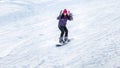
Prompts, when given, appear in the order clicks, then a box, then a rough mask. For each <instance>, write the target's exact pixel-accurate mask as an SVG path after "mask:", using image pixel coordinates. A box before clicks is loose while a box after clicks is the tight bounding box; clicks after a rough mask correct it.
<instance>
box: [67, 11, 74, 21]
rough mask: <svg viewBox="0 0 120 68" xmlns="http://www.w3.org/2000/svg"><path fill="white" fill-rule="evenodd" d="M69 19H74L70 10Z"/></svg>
mask: <svg viewBox="0 0 120 68" xmlns="http://www.w3.org/2000/svg"><path fill="white" fill-rule="evenodd" d="M68 20H70V21H72V20H73V15H72V13H71V12H70V11H68Z"/></svg>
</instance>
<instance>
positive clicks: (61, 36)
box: [59, 26, 64, 43]
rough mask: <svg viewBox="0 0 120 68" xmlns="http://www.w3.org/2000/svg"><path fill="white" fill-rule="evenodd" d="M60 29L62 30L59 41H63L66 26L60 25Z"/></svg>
mask: <svg viewBox="0 0 120 68" xmlns="http://www.w3.org/2000/svg"><path fill="white" fill-rule="evenodd" d="M59 29H60V31H61V34H60V38H59V43H63V35H64V28H63V27H62V26H59Z"/></svg>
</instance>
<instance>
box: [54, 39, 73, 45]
mask: <svg viewBox="0 0 120 68" xmlns="http://www.w3.org/2000/svg"><path fill="white" fill-rule="evenodd" d="M71 40H72V39H69V40H68V41H64V43H59V44H56V47H60V46H64V45H66V44H68V43H69V42H71Z"/></svg>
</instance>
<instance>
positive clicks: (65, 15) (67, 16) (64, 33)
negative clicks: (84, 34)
mask: <svg viewBox="0 0 120 68" xmlns="http://www.w3.org/2000/svg"><path fill="white" fill-rule="evenodd" d="M57 20H59V22H58V28H59V29H60V31H61V34H60V37H59V43H64V42H66V41H68V29H67V27H66V24H67V20H69V21H72V20H73V16H72V13H70V11H67V9H64V10H63V11H62V10H61V11H60V14H59V16H58V17H57Z"/></svg>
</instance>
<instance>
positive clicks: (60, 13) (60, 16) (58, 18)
mask: <svg viewBox="0 0 120 68" xmlns="http://www.w3.org/2000/svg"><path fill="white" fill-rule="evenodd" d="M61 16H62V10H61V11H60V14H59V16H58V17H57V20H59V19H60V18H61Z"/></svg>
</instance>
